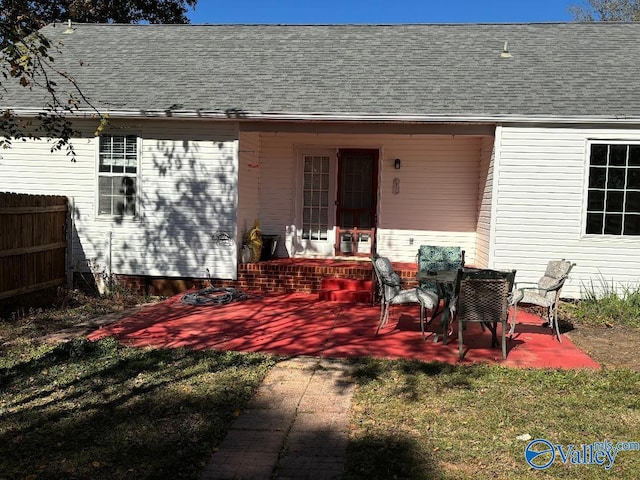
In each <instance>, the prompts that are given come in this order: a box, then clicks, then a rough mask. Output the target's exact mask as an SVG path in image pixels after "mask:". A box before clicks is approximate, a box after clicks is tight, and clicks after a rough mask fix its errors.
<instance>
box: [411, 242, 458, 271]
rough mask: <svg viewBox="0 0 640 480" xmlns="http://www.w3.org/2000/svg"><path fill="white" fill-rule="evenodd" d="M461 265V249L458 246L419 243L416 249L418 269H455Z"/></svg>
mask: <svg viewBox="0 0 640 480" xmlns="http://www.w3.org/2000/svg"><path fill="white" fill-rule="evenodd" d="M461 266H462V249H461V248H460V247H439V246H434V245H421V246H420V249H419V250H418V269H419V270H420V271H421V272H425V271H429V270H456V269H458V268H460V267H461Z"/></svg>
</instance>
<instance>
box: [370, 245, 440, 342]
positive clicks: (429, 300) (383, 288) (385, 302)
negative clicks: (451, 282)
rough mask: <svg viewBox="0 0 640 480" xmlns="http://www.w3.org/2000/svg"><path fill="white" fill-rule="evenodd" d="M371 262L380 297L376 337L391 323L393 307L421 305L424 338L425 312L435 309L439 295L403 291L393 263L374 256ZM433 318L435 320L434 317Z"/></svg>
mask: <svg viewBox="0 0 640 480" xmlns="http://www.w3.org/2000/svg"><path fill="white" fill-rule="evenodd" d="M371 262H372V264H373V271H374V273H375V277H376V285H377V287H378V294H379V296H380V319H379V320H378V328H377V329H376V335H377V334H378V332H379V331H380V328H382V327H383V326H385V325H386V324H387V323H388V322H389V309H390V307H391V305H401V304H410V303H415V304H418V305H420V329H421V331H422V336H423V337H424V335H425V334H424V321H425V318H426V314H425V311H426V310H432V309H433V308H434V307H435V305H436V301H437V298H438V297H437V295H436V294H435V293H434V292H430V291H425V290H421V289H420V288H417V287H414V288H407V289H403V288H402V281H401V279H400V275H398V274H397V273H396V272H395V271H394V270H393V267H392V266H391V261H390V260H389V259H388V258H387V257H380V256H378V255H374V256H373V258H372V259H371ZM431 318H432V319H433V316H431Z"/></svg>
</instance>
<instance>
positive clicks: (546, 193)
mask: <svg viewBox="0 0 640 480" xmlns="http://www.w3.org/2000/svg"><path fill="white" fill-rule="evenodd" d="M614 140H616V141H621V142H625V141H626V142H638V141H640V131H638V130H632V129H604V128H587V127H585V128H567V127H563V126H558V127H555V128H553V127H547V128H544V127H536V128H533V127H517V126H509V127H507V126H505V127H503V128H502V135H501V141H500V144H499V145H497V146H496V148H499V149H500V154H499V162H500V168H499V172H500V173H499V178H498V186H497V195H498V197H497V198H496V199H495V201H497V205H496V217H495V218H494V219H493V222H494V228H495V235H494V238H493V251H494V256H493V258H492V264H491V266H492V267H495V268H515V269H517V270H518V273H517V275H516V281H536V280H537V279H539V278H540V276H541V275H542V274H543V272H544V269H545V267H546V264H547V262H548V261H549V260H551V259H560V258H566V259H568V260H571V261H573V262H575V263H576V267H575V268H574V269H573V271H572V273H571V278H570V280H569V282H568V283H567V285H566V287H565V288H564V289H563V296H567V297H575V298H578V297H580V296H581V293H582V291H583V290H584V288H585V287H589V286H590V285H592V284H594V285H600V284H601V283H602V282H603V281H604V282H605V283H607V284H608V285H609V286H610V287H614V288H617V289H620V291H622V289H623V288H625V287H629V286H631V287H633V286H635V285H637V284H638V280H639V279H640V260H639V259H640V239H638V238H637V237H622V236H602V235H585V233H584V232H585V218H586V208H587V190H588V177H589V154H588V145H589V144H590V142H598V143H607V141H614Z"/></svg>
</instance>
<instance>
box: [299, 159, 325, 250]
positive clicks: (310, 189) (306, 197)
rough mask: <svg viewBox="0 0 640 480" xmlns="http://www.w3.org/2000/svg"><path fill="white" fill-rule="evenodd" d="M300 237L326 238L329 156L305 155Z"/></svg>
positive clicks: (310, 238)
mask: <svg viewBox="0 0 640 480" xmlns="http://www.w3.org/2000/svg"><path fill="white" fill-rule="evenodd" d="M303 164H304V183H303V195H302V196H303V201H304V204H303V206H302V238H304V239H306V240H327V235H328V233H327V231H328V229H329V222H328V219H329V164H330V162H329V157H327V156H314V155H305V157H304V162H303Z"/></svg>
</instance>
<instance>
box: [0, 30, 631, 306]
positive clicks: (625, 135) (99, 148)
mask: <svg viewBox="0 0 640 480" xmlns="http://www.w3.org/2000/svg"><path fill="white" fill-rule="evenodd" d="M42 32H43V33H44V34H45V35H46V36H47V37H49V38H50V39H51V40H52V43H53V44H54V47H55V48H54V49H52V51H51V53H52V54H53V55H54V57H55V61H54V66H55V67H56V68H57V69H59V70H64V71H65V72H67V73H68V74H69V75H70V76H71V77H72V78H73V79H74V80H75V81H76V82H77V84H78V85H80V87H81V89H82V93H83V95H84V96H85V97H86V99H87V100H88V101H89V102H90V103H91V107H89V106H87V104H86V102H83V104H82V105H81V108H80V110H79V111H78V112H77V114H76V115H75V116H74V117H73V121H74V125H75V127H76V129H77V130H78V132H79V133H78V135H77V138H74V141H73V144H74V148H75V151H76V161H75V162H70V161H69V157H67V156H66V154H65V152H64V151H62V152H53V153H52V152H50V147H51V144H50V143H49V142H47V141H46V140H38V141H35V140H34V141H27V142H14V145H13V147H12V148H10V149H7V150H4V151H2V152H1V157H0V191H13V192H26V193H38V194H64V195H67V196H68V197H69V198H70V201H71V203H72V211H73V215H72V216H73V219H72V220H73V248H72V259H73V262H72V265H73V268H74V270H75V271H76V272H83V271H86V270H87V269H91V270H92V271H93V272H94V273H96V272H98V273H100V272H106V273H114V274H118V275H129V276H151V277H153V276H169V277H181V278H184V277H197V278H204V277H206V275H207V274H208V275H211V277H213V278H218V279H234V278H236V276H237V274H238V268H239V267H238V264H239V259H240V257H241V249H242V239H243V236H244V235H245V233H246V232H247V231H248V230H249V229H250V228H251V227H252V226H253V224H254V221H255V220H256V219H258V220H259V223H260V227H261V229H262V232H263V233H264V234H266V235H277V236H278V238H279V241H277V243H276V246H277V256H278V257H301V258H310V257H315V258H335V257H343V256H350V255H353V254H358V253H359V254H363V255H368V254H370V253H371V252H372V251H373V250H374V249H375V250H376V251H377V252H378V253H380V254H381V255H386V256H389V257H391V258H392V259H393V260H395V261H405V262H412V261H414V259H415V255H416V253H417V250H418V247H419V246H420V245H422V244H440V245H459V246H461V247H462V248H464V250H465V251H466V260H467V263H468V264H474V265H477V266H482V267H490V268H509V269H511V268H515V269H517V271H518V274H517V277H518V278H517V281H535V280H537V279H538V278H539V277H540V276H541V274H542V272H543V270H544V267H545V265H546V263H547V261H548V260H549V259H554V258H568V259H571V260H572V261H574V262H576V263H577V266H576V267H575V268H574V270H573V273H572V278H571V279H570V281H569V282H568V283H567V286H566V287H565V289H564V290H563V294H564V295H566V296H570V297H571V296H572V297H579V296H580V295H581V293H582V292H583V289H584V287H585V286H588V285H590V284H591V282H595V283H596V284H598V282H599V281H600V280H601V279H603V280H604V281H606V282H610V283H611V284H612V285H615V287H616V288H623V286H629V285H635V284H636V283H637V281H638V277H639V276H640V90H638V88H637V87H638V85H637V79H638V78H640V47H639V45H640V24H635V23H589V24H581V23H547V24H435V25H424V24H420V25H114V24H109V25H98V24H75V25H72V26H71V27H69V25H66V24H64V25H61V24H57V25H56V24H54V25H49V26H47V27H45V28H44V29H43V31H42ZM4 85H5V86H7V87H8V90H7V91H6V92H3V93H2V96H1V99H0V107H1V108H11V109H12V110H14V111H15V112H16V113H17V114H19V115H20V116H23V117H25V118H29V117H33V116H34V115H35V114H36V113H37V112H38V111H40V109H41V108H42V107H43V105H44V102H45V96H42V95H39V93H38V92H37V91H35V90H32V91H30V90H29V89H26V88H20V87H15V88H13V86H11V85H8V84H7V82H4ZM65 89H71V86H70V85H69V84H68V83H65V82H64V81H62V80H59V81H58V92H59V93H62V92H63V91H64V90H65ZM76 96H77V95H76ZM94 108H95V110H94ZM96 111H99V112H101V113H108V114H109V120H110V125H109V127H108V128H107V129H105V130H104V131H103V132H102V133H101V135H99V136H96V135H95V130H96V126H97V123H98V121H97V119H96V116H95V112H96ZM354 229H355V230H354ZM354 240H356V241H354Z"/></svg>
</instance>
